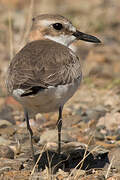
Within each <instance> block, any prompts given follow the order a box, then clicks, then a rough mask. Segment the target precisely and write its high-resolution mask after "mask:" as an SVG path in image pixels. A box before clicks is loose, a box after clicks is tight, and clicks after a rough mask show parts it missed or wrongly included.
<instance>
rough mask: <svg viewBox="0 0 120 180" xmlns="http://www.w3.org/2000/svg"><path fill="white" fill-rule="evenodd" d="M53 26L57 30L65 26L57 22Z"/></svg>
mask: <svg viewBox="0 0 120 180" xmlns="http://www.w3.org/2000/svg"><path fill="white" fill-rule="evenodd" d="M53 27H54V29H56V30H61V29H62V28H63V25H62V24H60V23H55V24H53Z"/></svg>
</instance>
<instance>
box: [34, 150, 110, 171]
mask: <svg viewBox="0 0 120 180" xmlns="http://www.w3.org/2000/svg"><path fill="white" fill-rule="evenodd" d="M39 157H40V160H39V162H38V170H44V169H45V167H46V166H47V167H48V168H51V169H52V171H53V173H55V172H57V171H58V169H62V170H64V171H70V169H73V168H81V169H83V170H90V169H92V168H103V167H104V166H105V165H106V163H109V159H108V152H106V153H102V154H98V155H97V156H94V155H93V154H92V153H90V152H89V151H86V150H85V149H77V150H74V151H72V152H71V153H69V154H68V153H67V154H66V153H63V154H61V155H59V154H58V153H56V152H54V151H50V150H48V151H44V152H43V153H42V155H40V154H37V155H36V160H37V159H38V158H39Z"/></svg>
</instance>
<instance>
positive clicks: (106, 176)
mask: <svg viewBox="0 0 120 180" xmlns="http://www.w3.org/2000/svg"><path fill="white" fill-rule="evenodd" d="M113 160H114V156H113V157H112V159H111V162H110V165H109V166H108V169H107V173H106V175H105V178H106V179H107V178H108V175H109V172H110V169H111V166H112V163H113Z"/></svg>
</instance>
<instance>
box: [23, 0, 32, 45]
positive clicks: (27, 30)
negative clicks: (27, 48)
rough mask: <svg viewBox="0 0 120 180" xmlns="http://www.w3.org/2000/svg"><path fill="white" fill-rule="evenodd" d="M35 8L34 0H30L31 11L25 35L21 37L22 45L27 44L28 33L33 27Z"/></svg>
mask: <svg viewBox="0 0 120 180" xmlns="http://www.w3.org/2000/svg"><path fill="white" fill-rule="evenodd" d="M33 9H34V0H30V7H29V12H28V16H27V19H26V24H25V27H26V29H25V32H24V35H23V37H21V42H20V46H21V47H22V46H23V45H24V44H25V42H26V41H27V38H28V34H29V31H30V27H31V20H32V16H33Z"/></svg>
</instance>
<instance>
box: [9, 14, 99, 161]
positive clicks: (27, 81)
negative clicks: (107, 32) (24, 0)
mask: <svg viewBox="0 0 120 180" xmlns="http://www.w3.org/2000/svg"><path fill="white" fill-rule="evenodd" d="M76 40H83V41H88V42H92V43H100V40H99V39H97V38H96V37H94V36H91V35H88V34H85V33H82V32H80V31H78V30H76V28H75V27H74V26H73V25H72V23H71V22H70V21H69V20H68V19H66V18H65V17H63V16H60V15H50V14H43V15H39V16H37V17H35V18H33V25H32V28H31V32H30V35H29V42H28V43H27V44H26V45H25V46H24V47H23V48H22V49H21V50H20V51H19V52H18V53H17V54H16V56H15V57H14V58H13V59H12V61H11V63H10V65H9V68H8V73H7V89H8V93H9V94H10V95H12V96H13V97H14V98H15V99H16V100H17V101H19V102H20V103H21V104H22V106H23V108H24V114H25V120H26V122H27V129H28V131H29V134H30V140H31V150H32V156H33V159H34V149H33V143H32V137H33V132H32V129H31V127H30V124H29V116H28V115H29V112H33V113H48V112H55V111H59V116H58V121H57V128H58V153H59V154H60V152H61V128H62V110H63V106H64V104H65V103H66V102H67V101H68V100H69V99H70V98H71V97H72V96H73V94H74V93H75V92H76V90H77V89H78V87H79V85H80V82H81V79H82V70H81V64H80V59H79V58H78V57H77V55H76V54H75V53H74V52H73V51H72V50H71V49H70V48H69V47H68V46H69V45H70V44H71V43H73V42H74V41H76ZM34 160H35V159H34Z"/></svg>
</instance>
